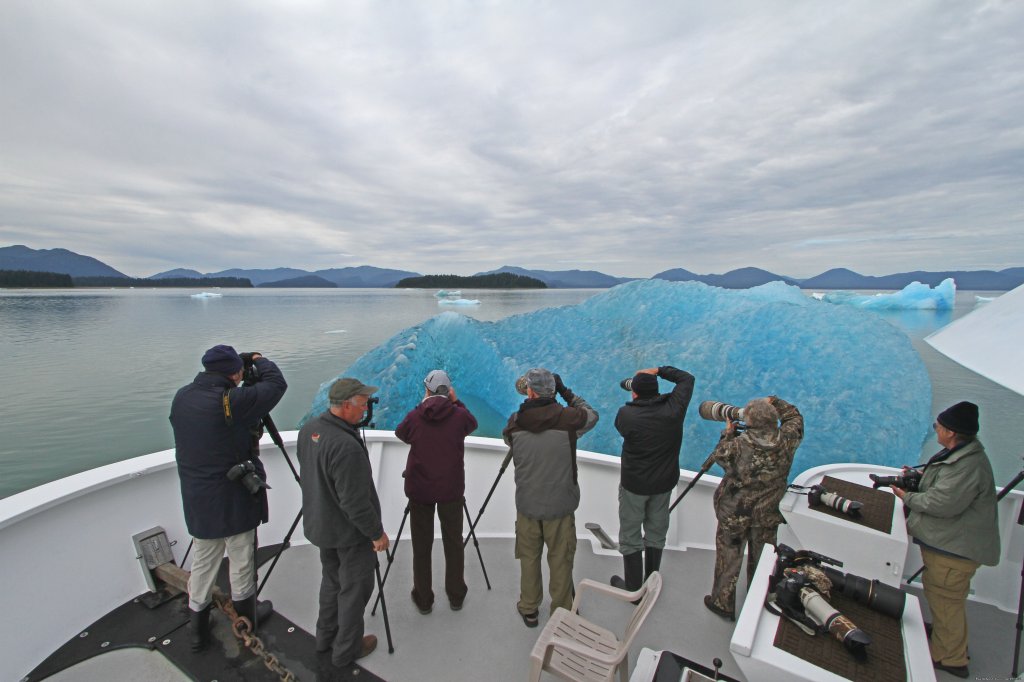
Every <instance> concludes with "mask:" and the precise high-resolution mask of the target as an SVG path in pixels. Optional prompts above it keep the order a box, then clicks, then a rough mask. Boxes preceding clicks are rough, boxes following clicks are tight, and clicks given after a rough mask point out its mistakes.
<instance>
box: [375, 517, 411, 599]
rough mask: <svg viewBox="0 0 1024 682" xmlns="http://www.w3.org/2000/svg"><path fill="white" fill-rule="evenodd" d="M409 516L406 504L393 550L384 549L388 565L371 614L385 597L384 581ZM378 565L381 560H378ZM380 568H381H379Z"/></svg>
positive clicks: (386, 579) (389, 571)
mask: <svg viewBox="0 0 1024 682" xmlns="http://www.w3.org/2000/svg"><path fill="white" fill-rule="evenodd" d="M407 518H409V505H405V513H404V514H402V523H400V524H398V535H396V536H395V544H394V545H392V547H391V551H390V552H388V551H387V550H384V553H385V554H387V556H388V567H387V568H386V569H384V579H383V580H382V581H381V591H380V592H379V593H377V600H376V601H375V602H373V608H372V609H370V615H371V616H375V615H377V604H379V603H380V602H381V600H382V599H383V598H384V590H383V588H384V583H386V582H387V581H388V574H389V573H391V565H392V564H393V563H395V555H396V554H398V543H399V541H401V539H402V530H403V529H404V528H405V520H406V519H407ZM377 563H378V565H379V564H380V562H379V561H378V562H377ZM377 570H378V571H379V570H380V569H379V568H378V569H377Z"/></svg>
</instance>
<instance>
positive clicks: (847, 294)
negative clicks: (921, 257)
mask: <svg viewBox="0 0 1024 682" xmlns="http://www.w3.org/2000/svg"><path fill="white" fill-rule="evenodd" d="M955 298H956V283H955V282H954V281H953V279H952V278H947V279H944V280H942V281H941V282H939V284H938V285H936V287H935V288H934V289H932V288H931V287H929V286H928V285H927V284H921V283H920V282H911V283H910V284H908V285H907V286H905V287H903V289H902V290H901V291H897V292H896V293H894V294H873V295H868V296H865V295H863V294H855V293H853V292H852V291H834V292H832V293H830V294H825V295H824V296H823V297H822V300H824V301H827V302H829V303H840V304H843V305H852V306H857V307H858V308H867V309H868V310H952V309H953V301H954V299H955Z"/></svg>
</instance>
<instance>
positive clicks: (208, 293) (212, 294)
mask: <svg viewBox="0 0 1024 682" xmlns="http://www.w3.org/2000/svg"><path fill="white" fill-rule="evenodd" d="M221 296H222V294H218V293H215V292H212V291H204V292H202V293H200V294H192V296H191V298H220V297H221Z"/></svg>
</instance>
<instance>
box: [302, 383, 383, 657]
mask: <svg viewBox="0 0 1024 682" xmlns="http://www.w3.org/2000/svg"><path fill="white" fill-rule="evenodd" d="M376 390H377V387H376V386H366V385H365V384H363V383H362V382H361V381H359V380H358V379H349V378H343V379H338V380H337V381H335V382H334V384H333V385H332V386H331V389H330V392H329V393H328V399H329V400H330V407H329V408H328V410H327V411H326V412H324V413H323V414H321V415H320V416H319V417H316V418H315V419H311V420H310V421H308V422H307V423H306V424H305V425H304V426H303V427H302V428H301V429H300V430H299V436H298V440H297V445H298V458H299V467H300V470H301V474H302V475H301V478H302V527H303V530H304V532H305V535H306V538H307V539H308V540H309V541H310V542H311V543H313V544H314V545H316V546H317V547H318V548H319V549H320V565H321V569H322V575H321V582H320V614H319V616H318V617H317V621H316V650H317V653H318V654H328V653H329V654H330V660H328V661H323V662H322V667H324V668H327V669H328V672H329V673H330V674H329V675H328V677H333V676H334V675H338V674H342V673H349V672H350V670H349V667H350V666H351V665H352V662H353V661H355V659H357V658H362V657H363V656H367V655H368V654H370V652H372V651H373V650H374V649H375V648H376V647H377V638H376V637H375V636H373V635H366V636H363V627H364V626H363V612H364V611H365V610H366V604H367V602H369V601H370V595H371V594H372V593H373V575H374V569H375V567H376V559H375V557H374V552H382V551H384V550H386V549H387V548H388V536H387V534H386V533H385V532H384V526H383V525H382V524H381V519H380V500H378V499H377V491H376V489H375V488H374V487H373V473H372V472H371V470H370V459H369V455H368V454H367V451H366V445H365V444H364V443H363V439H362V438H360V436H359V431H358V430H357V429H356V426H357V425H358V424H359V423H360V422H361V421H362V419H363V415H365V413H366V406H367V401H368V399H369V396H370V395H372V394H373V393H374V392H375V391H376Z"/></svg>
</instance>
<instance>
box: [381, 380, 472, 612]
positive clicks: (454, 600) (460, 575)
mask: <svg viewBox="0 0 1024 682" xmlns="http://www.w3.org/2000/svg"><path fill="white" fill-rule="evenodd" d="M423 385H424V387H425V389H426V390H425V391H424V395H423V400H422V401H420V404H419V405H417V406H416V407H415V408H414V409H412V410H411V411H410V412H409V414H407V415H405V419H403V420H402V423H401V424H399V425H398V428H397V429H395V435H396V436H398V438H399V439H401V441H402V442H403V443H408V444H409V445H411V446H412V447H410V448H409V459H408V460H407V461H406V464H405V472H404V474H403V475H404V476H405V495H406V497H408V498H409V527H410V529H411V530H412V600H413V602H414V603H415V604H416V608H417V609H418V610H419V612H420V613H422V614H424V615H426V614H428V613H430V611H431V609H432V608H433V604H434V589H433V585H432V584H431V583H432V582H433V576H432V573H433V571H432V566H431V548H432V546H433V544H434V508H435V507H436V508H437V516H438V518H439V519H440V521H441V542H442V543H443V544H444V564H445V572H444V590H445V592H446V593H447V595H448V603H449V604H450V605H451V608H452V610H453V611H458V610H459V609H461V608H462V602H463V600H464V599H465V598H466V592H467V588H466V580H465V575H464V565H465V555H464V552H463V549H462V547H463V546H462V511H463V505H464V504H465V498H464V497H463V495H465V494H466V470H465V462H464V460H465V454H466V450H465V443H466V436H468V435H469V434H471V433H473V431H475V430H476V418H475V417H474V416H473V414H472V413H471V412H470V411H469V410H468V409H466V406H465V405H463V404H462V401H461V400H459V399H458V397H456V395H455V387H454V386H452V381H451V379H449V378H448V374H447V372H445V371H444V370H442V369H435V370H433V371H432V372H430V373H429V374H428V375H427V378H426V379H424V380H423Z"/></svg>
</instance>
